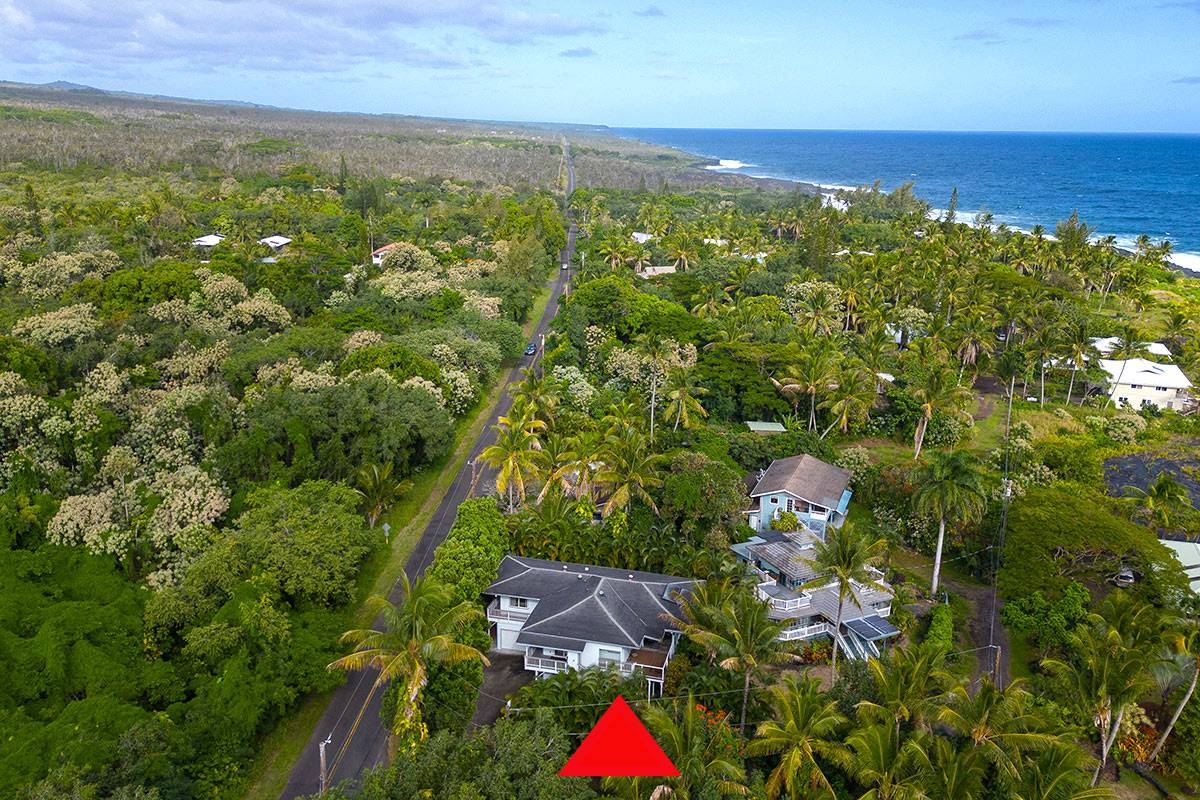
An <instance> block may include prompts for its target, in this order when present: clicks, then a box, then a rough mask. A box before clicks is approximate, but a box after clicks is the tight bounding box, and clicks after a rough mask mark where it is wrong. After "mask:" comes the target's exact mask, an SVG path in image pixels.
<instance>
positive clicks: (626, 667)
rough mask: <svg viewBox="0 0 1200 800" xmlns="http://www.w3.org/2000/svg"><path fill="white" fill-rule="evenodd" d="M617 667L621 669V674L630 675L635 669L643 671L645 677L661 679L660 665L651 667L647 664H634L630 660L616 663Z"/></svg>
mask: <svg viewBox="0 0 1200 800" xmlns="http://www.w3.org/2000/svg"><path fill="white" fill-rule="evenodd" d="M611 663H616V662H611ZM617 668H618V669H619V670H620V671H621V674H622V675H632V674H633V671H634V670H635V669H636V670H641V671H642V672H643V673H645V675H646V677H647V678H652V679H654V680H656V681H661V680H662V679H663V668H662V667H652V666H650V665H649V664H635V663H633V662H632V661H622V662H620V663H619V664H617Z"/></svg>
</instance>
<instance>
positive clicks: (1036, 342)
mask: <svg viewBox="0 0 1200 800" xmlns="http://www.w3.org/2000/svg"><path fill="white" fill-rule="evenodd" d="M1027 344H1028V350H1029V354H1030V355H1031V356H1033V357H1034V358H1035V359H1037V364H1038V405H1039V406H1045V405H1046V365H1047V364H1049V363H1051V362H1053V361H1054V358H1055V356H1057V355H1058V353H1059V351H1060V350H1061V349H1062V345H1061V343H1060V337H1059V332H1058V329H1057V328H1056V327H1054V326H1053V325H1052V324H1051V323H1049V322H1048V321H1043V323H1042V324H1041V325H1040V326H1039V327H1038V329H1037V331H1036V332H1035V333H1034V334H1033V335H1032V336H1030V337H1029V340H1028V343H1027Z"/></svg>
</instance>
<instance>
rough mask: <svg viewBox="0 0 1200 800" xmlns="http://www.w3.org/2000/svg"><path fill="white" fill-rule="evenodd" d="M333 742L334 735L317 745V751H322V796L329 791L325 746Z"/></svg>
mask: <svg viewBox="0 0 1200 800" xmlns="http://www.w3.org/2000/svg"><path fill="white" fill-rule="evenodd" d="M331 741H333V734H332V733H331V734H329V735H328V736H326V737H325V741H323V742H321V743H320V744H319V745H317V749H318V750H319V751H320V754H321V794H322V795H323V794H325V792H327V791H329V774H328V772H327V767H326V764H325V745H327V744H329V743H330V742H331Z"/></svg>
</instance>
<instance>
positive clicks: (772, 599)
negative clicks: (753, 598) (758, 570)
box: [754, 580, 812, 614]
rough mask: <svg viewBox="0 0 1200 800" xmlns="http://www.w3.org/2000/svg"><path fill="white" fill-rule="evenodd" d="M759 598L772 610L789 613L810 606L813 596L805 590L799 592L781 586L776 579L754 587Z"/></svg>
mask: <svg viewBox="0 0 1200 800" xmlns="http://www.w3.org/2000/svg"><path fill="white" fill-rule="evenodd" d="M754 593H755V594H756V595H757V596H758V599H759V600H761V601H762V602H764V603H766V604H767V606H768V607H769V608H770V609H771V610H772V611H778V612H781V613H785V614H786V613H788V612H791V611H799V610H800V609H802V608H808V607H809V606H810V605H811V604H812V598H811V597H810V596H809V595H808V594H807V593H805V592H797V591H793V590H792V589H788V588H787V587H784V586H780V585H779V584H778V583H776V582H775V581H773V580H772V581H763V582H762V583H760V584H758V585H757V586H756V587H755V588H754Z"/></svg>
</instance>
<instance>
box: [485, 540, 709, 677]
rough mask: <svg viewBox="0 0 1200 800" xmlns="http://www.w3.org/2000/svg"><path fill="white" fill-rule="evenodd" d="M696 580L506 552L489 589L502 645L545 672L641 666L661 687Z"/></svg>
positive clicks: (492, 621) (626, 670) (490, 611)
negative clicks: (683, 601) (683, 605)
mask: <svg viewBox="0 0 1200 800" xmlns="http://www.w3.org/2000/svg"><path fill="white" fill-rule="evenodd" d="M695 583H696V582H695V581H693V580H690V579H688V578H678V577H674V576H671V575H658V574H656V573H652V572H630V571H629V570H622V569H612V568H609V567H597V566H592V565H590V564H568V563H564V562H561V561H547V560H544V559H540V558H523V557H520V556H515V555H506V556H505V557H504V559H503V560H502V561H501V562H500V571H499V576H498V577H497V578H496V580H495V582H494V583H492V585H491V586H489V587H488V588H487V589H485V590H484V595H485V596H486V597H490V598H491V601H490V603H489V604H488V607H487V619H488V623H489V625H490V627H491V634H492V639H493V641H494V642H495V644H496V649H497V650H499V651H501V652H507V653H521V654H524V656H525V669H527V670H529V671H530V672H533V673H536V674H537V675H538V676H539V677H544V676H547V675H553V674H555V673H558V672H566V671H568V670H572V669H583V668H586V667H597V666H599V667H610V668H613V669H617V670H619V671H620V672H622V673H623V674H631V673H632V672H634V671H635V670H637V671H638V672H641V673H642V674H643V675H644V676H645V678H646V680H647V681H648V682H649V688H648V691H649V692H653V691H658V692H659V693H661V692H662V683H663V678H664V677H665V675H666V669H667V662H669V661H670V660H671V657H672V656H673V655H674V654H675V645H676V642H677V641H678V638H679V635H680V632H679V631H678V630H676V628H675V626H674V625H673V624H672V623H671V622H670V618H671V617H678V616H679V611H680V609H679V603H678V600H677V598H678V597H679V596H680V595H683V594H686V593H687V592H690V591H691V589H692V587H693V586H694V585H695Z"/></svg>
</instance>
